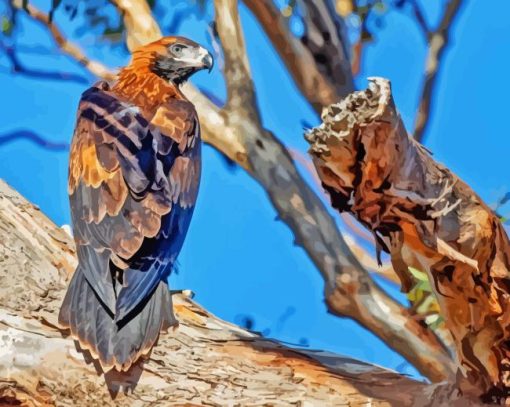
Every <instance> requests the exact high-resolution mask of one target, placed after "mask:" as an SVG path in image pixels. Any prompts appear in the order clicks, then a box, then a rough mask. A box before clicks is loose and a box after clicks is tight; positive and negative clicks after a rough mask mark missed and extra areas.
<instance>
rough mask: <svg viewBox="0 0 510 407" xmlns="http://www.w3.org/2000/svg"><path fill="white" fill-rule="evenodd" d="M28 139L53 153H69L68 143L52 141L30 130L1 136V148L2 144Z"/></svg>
mask: <svg viewBox="0 0 510 407" xmlns="http://www.w3.org/2000/svg"><path fill="white" fill-rule="evenodd" d="M21 139H26V140H29V141H31V142H32V143H35V144H37V145H39V146H41V147H43V148H45V149H47V150H53V151H67V150H69V144H68V143H58V142H54V141H50V140H48V139H46V138H44V137H42V136H40V135H39V134H37V133H35V132H33V131H30V130H17V131H13V132H11V133H7V134H2V135H0V146H1V145H2V144H8V143H11V142H13V141H17V140H21Z"/></svg>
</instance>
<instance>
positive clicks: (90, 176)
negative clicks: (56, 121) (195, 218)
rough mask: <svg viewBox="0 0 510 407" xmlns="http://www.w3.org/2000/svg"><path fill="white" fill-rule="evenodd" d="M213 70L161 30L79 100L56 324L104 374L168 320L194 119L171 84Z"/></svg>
mask: <svg viewBox="0 0 510 407" xmlns="http://www.w3.org/2000/svg"><path fill="white" fill-rule="evenodd" d="M212 66H213V58H212V55H211V54H210V53H209V52H208V51H207V50H206V49H205V48H203V47H201V46H200V45H199V44H197V43H195V42H193V41H191V40H189V39H187V38H183V37H164V38H161V39H160V40H158V41H156V42H153V43H151V44H148V45H145V46H142V47H140V48H139V49H137V50H135V52H134V53H133V55H132V59H131V62H130V64H129V65H128V66H126V67H125V68H123V69H122V70H121V71H120V72H119V74H118V76H117V78H116V80H114V81H112V82H111V83H108V82H106V81H100V82H98V83H96V84H95V85H93V86H92V87H91V88H89V89H87V90H86V91H85V92H84V93H83V94H82V97H81V99H80V103H79V107H78V113H77V122H76V127H75V131H74V135H73V139H72V143H71V151H70V158H69V177H68V192H69V200H70V205H71V218H72V225H73V232H74V239H75V242H76V250H77V256H78V266H77V268H76V271H75V273H74V274H73V276H72V279H71V281H70V283H69V287H68V289H67V293H66V295H65V298H64V301H63V304H62V306H61V309H60V313H59V323H60V324H61V325H62V327H64V328H67V329H69V330H70V333H71V335H72V336H73V337H74V338H75V339H77V340H78V342H79V344H80V347H81V348H82V349H85V350H88V351H90V353H91V354H92V356H93V357H94V358H96V359H98V360H99V362H100V364H101V366H102V368H103V370H104V371H108V370H111V369H115V370H117V371H126V370H128V369H129V368H130V367H131V366H132V365H133V364H134V363H135V362H136V361H137V360H138V359H139V358H141V357H142V356H144V355H147V354H148V353H149V352H150V350H151V349H152V347H153V346H154V344H155V343H156V341H157V339H158V337H159V334H160V332H161V330H164V329H168V328H169V327H171V326H174V325H176V324H177V321H176V319H175V316H174V314H173V307H172V298H171V293H170V290H169V287H168V281H167V280H168V277H169V275H170V273H171V271H172V269H173V268H174V267H175V264H176V259H177V256H178V254H179V252H180V250H181V247H182V245H183V242H184V239H185V237H186V233H187V231H188V227H189V224H190V221H191V217H192V215H193V209H194V207H195V203H196V199H197V193H198V188H199V182H200V172H201V139H200V124H199V121H198V116H197V113H196V110H195V108H194V106H193V104H192V103H191V102H190V101H189V100H187V99H186V97H185V96H184V94H183V93H182V92H181V89H180V85H181V84H182V83H184V82H185V81H186V80H187V79H188V78H189V77H190V76H191V75H193V74H194V73H196V72H197V71H200V70H203V69H208V70H209V71H211V69H212Z"/></svg>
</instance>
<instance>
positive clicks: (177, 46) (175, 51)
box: [171, 44, 187, 56]
mask: <svg viewBox="0 0 510 407" xmlns="http://www.w3.org/2000/svg"><path fill="white" fill-rule="evenodd" d="M185 48H187V47H186V45H183V44H174V45H172V48H171V50H172V53H173V54H174V55H175V56H180V55H181V54H182V50H183V49H185Z"/></svg>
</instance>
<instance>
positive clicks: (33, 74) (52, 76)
mask: <svg viewBox="0 0 510 407" xmlns="http://www.w3.org/2000/svg"><path fill="white" fill-rule="evenodd" d="M0 50H2V51H3V52H4V54H5V56H6V57H7V59H8V60H9V62H10V63H11V71H12V72H15V73H17V74H22V75H24V76H27V77H29V78H34V79H45V80H46V79H49V80H63V81H71V82H77V83H88V80H87V78H85V77H84V76H81V75H78V74H75V73H72V72H57V71H55V72H52V71H41V70H37V69H33V68H28V67H26V66H25V65H23V64H22V63H21V61H20V60H19V58H18V56H17V55H16V50H15V48H14V47H12V46H7V45H5V44H3V43H2V42H1V41H0Z"/></svg>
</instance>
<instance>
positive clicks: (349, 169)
mask: <svg viewBox="0 0 510 407" xmlns="http://www.w3.org/2000/svg"><path fill="white" fill-rule="evenodd" d="M322 119H323V124H321V125H320V126H319V127H317V128H315V129H313V130H312V131H311V132H310V133H309V134H308V135H307V139H308V141H309V142H310V143H311V149H310V153H311V154H312V156H313V159H314V163H315V166H316V168H317V170H318V173H319V176H320V178H321V180H322V182H323V185H324V187H325V189H326V190H327V191H328V192H329V193H330V196H331V200H332V204H333V206H334V207H335V208H337V209H338V210H340V211H350V212H351V213H353V214H354V215H355V216H356V217H357V218H358V219H359V220H360V221H361V222H362V223H363V224H364V225H366V226H367V228H369V229H370V230H371V231H373V233H374V234H375V235H376V237H377V239H378V241H379V247H380V248H382V249H384V250H386V251H388V252H390V253H391V258H392V262H393V266H394V268H395V270H396V271H397V272H398V273H399V275H400V277H401V280H402V288H403V290H404V291H405V290H407V289H409V288H410V287H411V286H412V285H413V279H412V276H411V275H410V274H409V272H408V269H407V267H408V266H412V267H415V268H417V269H420V270H423V271H426V272H427V273H428V276H429V279H430V281H431V285H432V286H433V287H434V289H435V295H436V296H437V298H438V301H439V304H440V307H441V313H442V315H443V316H444V317H445V319H446V323H447V327H448V329H449V330H450V331H451V333H452V336H453V339H454V344H455V347H456V352H457V357H458V360H459V367H458V375H457V376H458V377H457V381H458V384H459V385H460V388H461V389H462V390H463V391H464V392H465V393H466V394H468V393H469V394H475V395H477V396H483V397H484V399H485V400H487V401H495V400H498V399H500V398H505V397H508V395H509V393H510V379H509V370H510V359H509V356H510V346H509V343H510V342H509V338H510V295H509V291H510V279H509V277H508V275H509V272H510V243H509V240H508V237H507V236H506V234H505V231H504V229H503V227H502V224H501V222H500V221H499V219H497V217H496V216H495V214H494V213H493V212H492V211H491V210H490V209H489V208H488V207H487V205H485V204H484V203H483V202H482V201H481V199H480V198H479V197H478V196H477V195H476V194H475V193H474V192H473V191H472V190H471V189H470V188H469V186H467V185H466V184H465V183H464V182H462V181H461V180H460V179H459V178H458V177H457V176H455V175H454V174H453V173H452V172H451V171H450V170H448V169H447V168H445V167H444V166H442V165H441V164H438V163H437V162H435V161H434V160H433V158H432V157H431V155H430V154H429V153H428V152H427V151H426V150H425V149H424V148H423V147H422V146H421V145H420V144H419V143H417V142H416V141H414V140H412V139H411V138H410V137H409V136H408V134H407V132H406V130H405V128H404V125H403V124H402V121H401V119H400V117H399V115H398V113H397V111H396V108H395V105H394V102H393V99H392V95H391V89H390V84H389V82H388V81H386V80H383V79H377V78H374V79H372V80H371V83H370V86H369V88H368V89H367V90H365V91H361V92H355V93H353V94H351V95H350V96H348V97H347V98H346V99H345V100H344V101H342V102H341V103H338V104H335V105H331V106H330V107H329V108H327V109H325V111H324V112H323V117H322ZM352 284H353V282H352V281H349V279H345V281H344V287H345V290H349V289H355V288H354V287H353V288H349V287H350V285H352Z"/></svg>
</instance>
